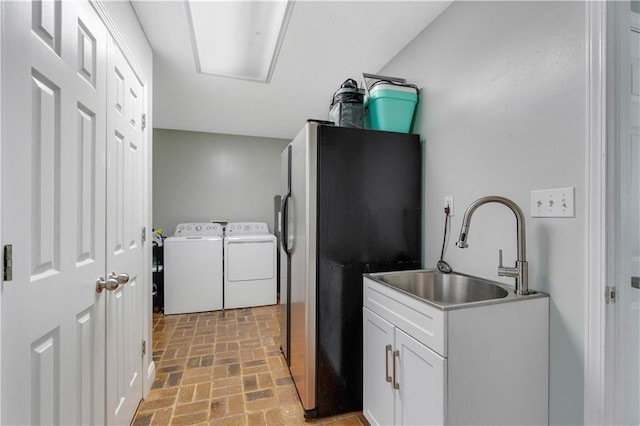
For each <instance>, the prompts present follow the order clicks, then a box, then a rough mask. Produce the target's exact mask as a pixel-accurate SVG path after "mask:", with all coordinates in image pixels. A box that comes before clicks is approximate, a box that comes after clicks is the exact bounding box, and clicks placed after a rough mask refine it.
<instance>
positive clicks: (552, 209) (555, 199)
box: [531, 187, 575, 217]
mask: <svg viewBox="0 0 640 426" xmlns="http://www.w3.org/2000/svg"><path fill="white" fill-rule="evenodd" d="M531 217H575V188H573V187H571V188H558V189H543V190H540V191H531Z"/></svg>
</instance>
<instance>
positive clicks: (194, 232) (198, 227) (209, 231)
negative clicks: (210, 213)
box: [173, 222, 224, 237]
mask: <svg viewBox="0 0 640 426" xmlns="http://www.w3.org/2000/svg"><path fill="white" fill-rule="evenodd" d="M223 233H224V232H223V229H222V225H220V224H219V223H208V222H193V223H180V224H178V226H176V232H175V233H174V234H173V236H174V237H204V236H214V237H222V235H223Z"/></svg>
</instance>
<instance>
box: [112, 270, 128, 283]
mask: <svg viewBox="0 0 640 426" xmlns="http://www.w3.org/2000/svg"><path fill="white" fill-rule="evenodd" d="M109 279H114V280H116V281H117V282H118V284H126V283H128V282H129V274H125V273H122V274H116V273H115V272H112V273H110V274H109Z"/></svg>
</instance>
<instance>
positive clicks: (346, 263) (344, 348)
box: [315, 126, 422, 416]
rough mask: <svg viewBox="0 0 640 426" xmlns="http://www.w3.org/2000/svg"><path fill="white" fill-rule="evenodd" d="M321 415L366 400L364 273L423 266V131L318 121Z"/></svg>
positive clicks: (357, 405) (345, 409) (346, 409)
mask: <svg viewBox="0 0 640 426" xmlns="http://www.w3.org/2000/svg"><path fill="white" fill-rule="evenodd" d="M317 134H318V143H317V157H318V161H317V188H318V194H317V197H316V198H317V200H318V209H317V214H316V217H317V229H318V235H317V256H315V259H316V262H317V266H316V270H317V278H316V297H317V301H316V309H317V311H316V318H317V319H316V321H317V324H318V327H317V330H316V333H317V338H316V344H317V375H316V377H317V381H318V383H319V384H320V386H319V390H318V397H317V401H316V404H317V412H318V416H325V415H333V414H337V413H340V412H349V411H357V410H360V409H361V408H362V357H363V352H362V324H363V323H362V274H363V273H368V272H380V271H393V270H401V269H417V268H420V266H421V259H422V253H421V246H422V243H421V238H420V235H421V223H422V210H421V206H422V201H421V199H422V197H421V194H422V185H421V182H422V150H421V146H420V140H419V137H418V136H417V135H410V134H402V133H392V132H380V131H370V130H362V129H353V128H345V127H335V126H319V129H318V132H317Z"/></svg>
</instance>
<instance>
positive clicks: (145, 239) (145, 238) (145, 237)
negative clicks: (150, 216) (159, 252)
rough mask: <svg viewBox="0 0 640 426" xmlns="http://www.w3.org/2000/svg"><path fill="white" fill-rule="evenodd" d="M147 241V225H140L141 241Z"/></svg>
mask: <svg viewBox="0 0 640 426" xmlns="http://www.w3.org/2000/svg"><path fill="white" fill-rule="evenodd" d="M146 241H147V227H146V226H143V227H142V242H143V243H145V242H146Z"/></svg>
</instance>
